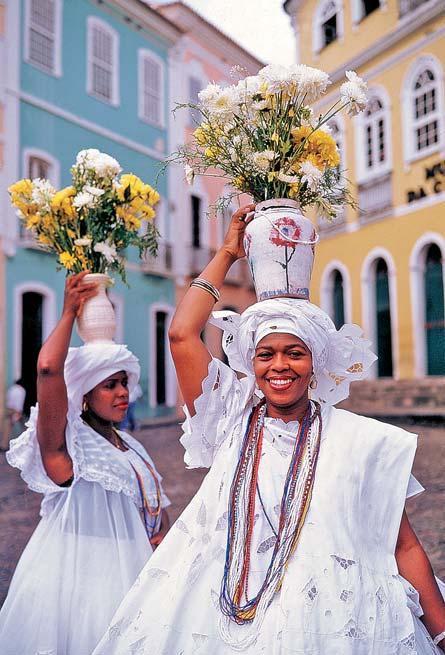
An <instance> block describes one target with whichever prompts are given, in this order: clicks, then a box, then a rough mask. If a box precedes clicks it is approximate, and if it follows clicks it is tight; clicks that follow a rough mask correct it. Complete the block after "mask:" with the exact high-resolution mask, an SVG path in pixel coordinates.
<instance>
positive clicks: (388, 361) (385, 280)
mask: <svg viewBox="0 0 445 655" xmlns="http://www.w3.org/2000/svg"><path fill="white" fill-rule="evenodd" d="M375 309H376V312H375V325H376V337H377V339H376V341H377V355H378V360H377V370H378V377H379V378H382V377H392V374H393V371H392V335H391V306H390V296H389V276H388V266H387V265H386V262H385V260H384V259H382V258H380V259H378V260H377V261H376V263H375Z"/></svg>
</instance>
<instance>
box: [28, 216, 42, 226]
mask: <svg viewBox="0 0 445 655" xmlns="http://www.w3.org/2000/svg"><path fill="white" fill-rule="evenodd" d="M40 222H41V218H40V216H39V215H38V214H32V215H30V216H28V217H27V219H26V229H27V230H32V229H33V228H35V227H37V226H38V225H40Z"/></svg>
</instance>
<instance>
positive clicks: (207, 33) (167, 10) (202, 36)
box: [156, 2, 264, 70]
mask: <svg viewBox="0 0 445 655" xmlns="http://www.w3.org/2000/svg"><path fill="white" fill-rule="evenodd" d="M156 9H157V11H159V13H161V14H162V15H163V16H166V17H167V18H168V19H169V20H171V21H173V22H174V23H175V24H176V25H177V26H178V27H179V29H181V30H182V31H183V32H185V33H187V35H188V36H189V37H191V36H193V35H197V34H199V40H200V41H202V42H203V43H209V44H211V45H212V49H214V50H216V51H217V52H219V53H220V54H221V56H222V57H223V58H226V59H227V61H229V62H237V63H238V64H240V65H241V66H245V67H246V68H247V69H248V70H258V69H260V68H262V67H263V66H264V62H262V61H260V60H259V59H258V58H257V57H255V56H254V55H253V54H251V53H250V52H248V51H247V50H246V49H245V48H243V47H242V46H241V45H240V44H239V43H237V42H236V41H234V40H233V39H232V38H231V37H230V36H228V35H227V34H225V33H224V32H222V31H221V30H220V29H219V28H217V27H216V26H215V25H212V23H209V22H208V21H207V20H206V19H205V18H204V17H203V16H201V15H200V14H199V13H197V12H196V11H194V10H193V9H192V8H191V7H188V6H187V5H185V4H183V3H182V2H170V3H168V4H164V5H157V6H156Z"/></svg>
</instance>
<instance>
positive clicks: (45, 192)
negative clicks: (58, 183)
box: [31, 177, 56, 211]
mask: <svg viewBox="0 0 445 655" xmlns="http://www.w3.org/2000/svg"><path fill="white" fill-rule="evenodd" d="M55 193H56V190H55V188H54V187H53V185H52V184H51V182H49V180H42V179H40V178H39V177H36V178H35V179H34V180H33V181H32V193H31V197H32V200H33V202H35V203H36V205H38V207H39V210H43V211H49V210H50V202H51V200H52V198H53V196H54V194H55Z"/></svg>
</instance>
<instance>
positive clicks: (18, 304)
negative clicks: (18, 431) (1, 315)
mask: <svg viewBox="0 0 445 655" xmlns="http://www.w3.org/2000/svg"><path fill="white" fill-rule="evenodd" d="M14 305H15V307H14V310H15V311H14V327H13V334H14V339H15V347H14V378H15V379H18V378H22V379H23V386H24V387H25V389H26V399H25V411H26V412H28V411H29V408H30V407H31V406H32V405H35V403H36V371H37V357H38V354H39V351H40V348H41V346H42V343H43V342H44V341H45V339H47V337H48V336H49V334H50V332H51V331H52V329H53V327H54V325H55V322H56V301H55V293H54V291H53V290H52V289H49V288H48V287H46V286H44V285H42V284H39V283H37V282H30V283H24V284H22V285H19V286H18V287H16V289H15V292H14Z"/></svg>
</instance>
